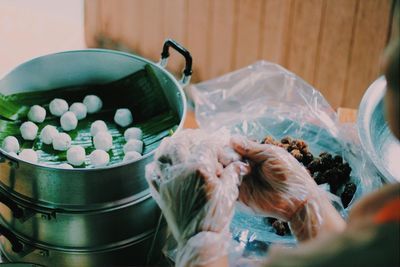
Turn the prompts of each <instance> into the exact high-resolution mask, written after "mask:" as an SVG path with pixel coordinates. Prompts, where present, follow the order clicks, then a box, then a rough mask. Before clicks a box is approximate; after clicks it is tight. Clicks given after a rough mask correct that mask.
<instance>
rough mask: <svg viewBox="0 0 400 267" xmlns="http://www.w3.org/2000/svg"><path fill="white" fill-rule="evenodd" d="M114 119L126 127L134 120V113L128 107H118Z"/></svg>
mask: <svg viewBox="0 0 400 267" xmlns="http://www.w3.org/2000/svg"><path fill="white" fill-rule="evenodd" d="M114 121H115V123H116V124H118V125H119V126H121V127H126V126H128V125H130V124H131V123H132V122H133V117H132V113H131V111H130V110H129V109H127V108H120V109H117V111H116V112H115V115H114Z"/></svg>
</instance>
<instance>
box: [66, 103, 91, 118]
mask: <svg viewBox="0 0 400 267" xmlns="http://www.w3.org/2000/svg"><path fill="white" fill-rule="evenodd" d="M69 111H71V112H73V113H74V114H75V116H76V118H77V119H78V120H83V119H84V118H86V115H87V108H86V106H85V105H84V104H82V103H78V102H76V103H73V104H72V105H71V107H70V108H69Z"/></svg>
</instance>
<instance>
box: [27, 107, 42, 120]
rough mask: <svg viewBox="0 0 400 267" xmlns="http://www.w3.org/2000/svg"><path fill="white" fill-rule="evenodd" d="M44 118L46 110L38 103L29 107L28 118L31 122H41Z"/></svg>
mask: <svg viewBox="0 0 400 267" xmlns="http://www.w3.org/2000/svg"><path fill="white" fill-rule="evenodd" d="M45 118H46V110H45V109H44V108H42V107H41V106H39V105H34V106H32V107H31V108H30V109H29V112H28V119H29V120H30V121H33V122H37V123H42V122H43V121H44V119H45Z"/></svg>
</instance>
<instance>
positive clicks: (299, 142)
mask: <svg viewBox="0 0 400 267" xmlns="http://www.w3.org/2000/svg"><path fill="white" fill-rule="evenodd" d="M295 144H296V147H297V149H299V150H300V151H302V150H304V149H306V148H307V147H308V146H307V144H306V142H304V141H303V140H300V139H296V140H295Z"/></svg>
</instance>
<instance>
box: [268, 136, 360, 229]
mask: <svg viewBox="0 0 400 267" xmlns="http://www.w3.org/2000/svg"><path fill="white" fill-rule="evenodd" d="M263 143H266V144H271V145H276V146H280V147H282V148H284V149H286V151H288V152H289V153H290V154H291V155H292V156H293V157H294V158H296V160H297V161H299V162H300V163H302V164H303V165H304V166H306V169H307V170H308V172H309V173H310V175H311V176H312V177H313V178H314V180H315V182H316V183H317V184H325V183H328V184H329V187H330V191H331V192H332V193H334V194H336V193H338V191H339V189H340V188H342V187H343V186H344V185H345V184H346V183H347V182H348V181H349V180H350V173H351V167H350V165H349V164H348V163H347V162H344V161H343V157H342V156H339V155H336V156H333V155H332V154H330V153H328V152H322V153H321V154H319V158H317V157H314V156H313V154H312V153H311V152H310V151H309V150H308V145H307V143H306V142H304V141H303V140H301V139H293V138H291V137H290V136H286V137H284V138H282V139H281V141H280V142H279V141H277V140H275V139H274V138H273V137H272V136H267V137H265V139H264V140H263ZM354 186H355V185H354ZM340 191H341V190H340ZM350 200H351V199H350ZM271 223H273V222H271Z"/></svg>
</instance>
